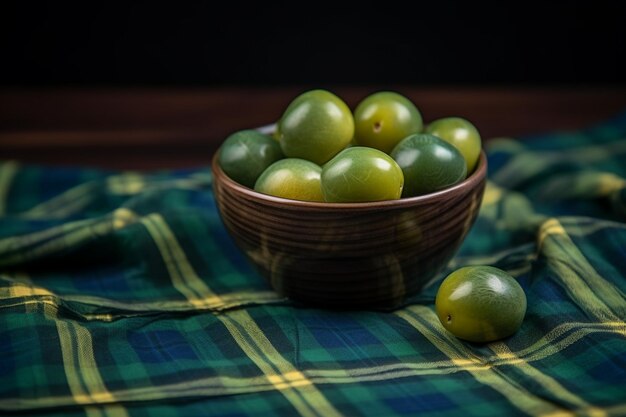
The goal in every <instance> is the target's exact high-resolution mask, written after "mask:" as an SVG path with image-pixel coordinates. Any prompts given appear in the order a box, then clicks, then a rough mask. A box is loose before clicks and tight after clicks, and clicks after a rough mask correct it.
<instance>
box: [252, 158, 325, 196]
mask: <svg viewBox="0 0 626 417" xmlns="http://www.w3.org/2000/svg"><path fill="white" fill-rule="evenodd" d="M321 171H322V168H320V166H319V165H316V164H314V163H313V162H311V161H307V160H305V159H299V158H286V159H281V160H280V161H277V162H275V163H273V164H272V165H270V166H269V167H268V168H267V169H266V170H265V171H263V173H262V174H261V176H260V177H259V179H258V180H257V182H256V184H255V185H254V190H255V191H258V192H260V193H263V194H268V195H273V196H275V197H282V198H289V199H291V200H302V201H320V202H321V201H324V199H323V197H322V186H321V181H320V174H321Z"/></svg>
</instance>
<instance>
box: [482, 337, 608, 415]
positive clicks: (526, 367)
mask: <svg viewBox="0 0 626 417" xmlns="http://www.w3.org/2000/svg"><path fill="white" fill-rule="evenodd" d="M488 346H489V349H491V351H492V352H494V353H495V354H496V356H497V357H498V359H503V360H505V361H513V363H515V368H516V369H517V370H518V371H520V372H521V373H523V374H524V375H526V376H527V377H529V378H530V379H531V380H532V381H534V382H535V383H537V384H538V385H540V386H541V387H543V388H544V389H545V390H546V391H547V392H549V393H550V394H552V395H553V396H554V397H555V398H558V399H559V400H560V401H563V402H566V403H568V404H570V405H572V406H574V407H577V408H579V409H584V412H585V414H587V415H590V416H591V415H592V416H596V417H604V416H606V414H605V413H603V412H602V410H600V409H598V408H597V407H594V406H592V405H591V404H589V403H587V402H586V401H585V400H583V399H582V398H580V397H579V396H577V395H576V394H574V393H572V392H570V391H569V390H568V389H567V388H565V387H564V386H563V385H561V384H560V383H559V382H558V381H557V380H556V379H554V378H552V377H551V376H549V375H546V374H544V373H543V372H541V371H539V370H538V369H537V368H535V367H533V366H532V365H530V364H529V363H528V362H527V361H525V360H523V359H521V358H520V357H519V356H517V355H515V354H514V353H513V352H512V351H511V350H510V349H509V347H508V346H507V345H506V344H505V343H503V342H495V343H490V344H489V345H488Z"/></svg>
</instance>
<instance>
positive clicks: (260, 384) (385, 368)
mask: <svg viewBox="0 0 626 417" xmlns="http://www.w3.org/2000/svg"><path fill="white" fill-rule="evenodd" d="M39 305H41V303H40V304H39ZM43 307H44V312H45V311H48V312H47V313H46V317H49V318H51V319H53V318H54V317H55V314H56V306H52V305H43ZM233 324H234V323H233ZM577 325H580V326H583V325H590V326H594V327H595V328H590V329H582V330H588V333H593V332H602V331H610V329H608V328H606V327H607V326H605V325H602V324H599V323H568V328H576V327H577ZM559 327H560V326H559ZM565 330H567V329H565ZM550 333H551V334H561V335H562V334H563V333H564V332H563V331H562V330H557V329H556V328H555V329H553V331H551V332H550ZM242 337H244V335H243V334H242ZM541 359H542V358H541ZM525 360H526V361H529V362H530V361H532V360H536V358H528V359H525ZM483 361H484V362H487V363H490V364H491V366H492V367H496V366H502V365H511V364H515V363H519V361H520V359H519V358H501V359H498V358H497V356H489V357H484V358H483ZM472 364H476V365H472ZM485 368H486V365H485V363H483V362H481V361H479V360H471V359H468V360H455V361H454V362H453V361H452V360H446V361H437V362H420V363H406V362H405V363H395V364H389V365H382V366H376V367H363V368H352V369H311V370H308V371H303V372H302V373H303V374H304V375H305V376H306V377H307V378H308V380H309V381H310V382H311V383H313V384H354V383H359V382H375V381H386V380H393V379H398V378H405V377H412V376H423V375H443V374H450V373H455V372H460V371H469V370H474V371H484V370H485ZM291 379H292V380H293V379H295V378H293V377H292V378H291ZM281 388H283V389H290V387H289V386H287V382H285V383H284V385H281ZM275 389H276V386H275V385H274V384H272V383H271V382H270V381H269V380H268V379H267V378H266V377H265V376H254V377H228V376H213V377H207V378H198V379H191V380H186V381H181V382H178V383H174V384H163V385H159V386H152V385H150V386H143V387H137V386H135V387H132V388H128V389H123V390H117V391H114V392H112V394H113V395H114V396H115V398H116V399H117V400H118V401H150V400H163V399H174V398H180V395H182V394H185V395H190V396H205V397H212V396H223V395H234V394H242V393H255V392H266V391H271V390H275ZM72 404H75V401H74V399H73V398H72V397H67V396H58V397H37V398H4V399H0V409H2V410H26V409H33V408H47V407H61V406H67V405H72ZM607 411H608V410H607ZM557 413H561V411H559V412H557ZM612 414H613V413H611V412H609V415H612ZM546 415H548V414H546ZM555 415H557V414H555Z"/></svg>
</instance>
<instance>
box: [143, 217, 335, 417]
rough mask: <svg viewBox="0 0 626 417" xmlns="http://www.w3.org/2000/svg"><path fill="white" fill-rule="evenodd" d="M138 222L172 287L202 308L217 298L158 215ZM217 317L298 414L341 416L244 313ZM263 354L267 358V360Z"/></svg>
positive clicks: (237, 312) (238, 312)
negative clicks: (153, 246)
mask: <svg viewBox="0 0 626 417" xmlns="http://www.w3.org/2000/svg"><path fill="white" fill-rule="evenodd" d="M142 223H143V224H144V225H145V226H146V228H147V230H148V232H149V233H150V235H151V236H152V238H153V240H154V241H155V243H156V245H157V247H158V248H159V251H160V253H161V256H162V257H163V261H164V262H165V264H166V268H167V270H168V273H169V274H170V277H171V279H172V283H173V285H174V287H175V288H176V289H177V290H178V291H179V292H180V293H181V294H183V295H184V296H185V297H186V298H187V299H188V300H189V302H190V303H191V304H193V305H197V306H198V307H206V306H207V303H208V302H212V301H213V300H214V299H216V298H217V299H219V297H218V296H217V295H215V294H214V293H213V291H211V290H210V288H209V287H208V286H207V285H206V284H205V283H204V282H203V281H202V280H201V279H200V277H199V276H198V275H197V273H196V272H195V270H194V269H193V267H192V266H191V263H190V262H189V260H188V259H187V256H186V255H185V252H184V251H183V249H182V247H181V246H180V244H179V243H178V241H177V239H176V236H175V235H174V233H173V232H172V230H171V229H170V228H169V226H168V225H167V223H166V221H165V219H163V217H162V216H161V215H159V214H156V213H154V214H151V215H149V216H147V217H145V218H144V219H142ZM217 317H218V319H219V320H220V321H221V322H222V323H223V324H224V325H225V327H226V328H227V329H228V331H229V332H230V333H231V335H232V336H233V339H234V340H235V341H236V342H237V344H238V345H239V347H240V348H241V349H242V350H243V352H245V353H246V355H247V356H248V357H249V358H250V360H252V361H253V362H254V363H255V364H256V365H257V366H258V367H259V369H260V370H261V371H262V372H263V374H264V375H265V376H266V378H267V380H268V381H269V382H270V383H271V384H272V385H273V386H274V388H275V389H277V390H279V391H280V392H281V393H283V395H284V396H285V398H286V399H287V400H288V401H289V402H290V403H291V404H292V405H293V407H294V408H295V409H296V410H297V411H298V413H300V414H301V415H302V416H305V417H309V416H318V415H320V414H318V411H319V410H323V414H321V415H324V416H330V417H333V416H340V415H341V414H340V413H339V412H338V411H337V410H336V409H335V408H334V407H333V406H332V405H331V404H330V402H328V400H326V398H325V397H324V396H323V394H322V393H321V392H320V391H319V390H318V389H317V388H316V387H315V386H314V385H313V384H312V382H311V381H309V380H308V379H307V378H306V377H305V376H304V375H303V374H302V373H301V372H300V371H298V370H297V369H296V368H295V367H293V365H291V364H290V363H289V362H288V361H287V360H286V359H284V358H283V357H282V355H280V353H279V352H278V351H277V350H276V349H275V348H274V346H273V345H272V344H271V342H270V341H269V340H268V339H267V337H266V336H265V335H264V334H263V332H262V331H261V329H260V328H259V327H258V326H257V325H256V323H255V322H254V320H253V319H252V318H251V317H250V316H249V315H248V313H246V312H244V311H236V312H233V313H231V314H226V315H224V316H217ZM236 324H238V325H239V326H241V327H242V328H243V329H244V330H245V332H246V334H247V335H248V336H249V337H250V338H251V340H252V342H249V341H248V340H247V339H246V337H245V336H244V335H243V334H242V333H241V331H240V330H239V328H238V326H237V325H236ZM264 356H267V357H268V358H269V362H268V361H266V360H265V359H264ZM274 367H275V369H277V370H278V372H276V370H275V369H274ZM304 387H306V388H304ZM300 394H301V395H300Z"/></svg>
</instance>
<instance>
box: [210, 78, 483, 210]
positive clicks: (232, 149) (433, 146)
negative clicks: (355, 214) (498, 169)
mask: <svg viewBox="0 0 626 417" xmlns="http://www.w3.org/2000/svg"><path fill="white" fill-rule="evenodd" d="M480 149H481V138H480V134H479V132H478V130H477V129H476V127H474V125H473V124H472V123H471V122H469V121H468V120H466V119H464V118H460V117H446V118H442V119H438V120H434V121H432V122H431V123H429V124H428V125H427V126H424V123H423V120H422V115H421V113H420V111H419V110H418V108H417V107H416V106H415V104H414V103H413V102H412V101H411V100H409V99H408V98H406V97H405V96H403V95H401V94H398V93H396V92H393V91H381V92H377V93H374V94H371V95H369V96H368V97H365V98H364V99H363V100H362V101H361V102H360V103H358V105H357V106H356V107H355V109H354V112H353V111H351V109H350V108H349V107H348V105H347V104H346V103H345V102H344V101H343V100H342V99H341V98H339V97H337V96H336V95H335V94H333V93H331V92H329V91H326V90H310V91H307V92H305V93H303V94H301V95H299V96H298V97H296V98H295V99H294V100H293V101H292V102H291V103H290V104H289V105H288V106H287V108H286V109H285V111H284V113H283V115H282V117H281V118H280V120H279V121H278V123H277V125H276V131H275V132H274V134H273V135H271V136H270V135H265V134H263V133H260V132H259V131H256V130H242V131H238V132H235V133H233V134H232V135H230V136H229V137H228V138H227V139H226V140H225V141H224V143H223V144H222V146H221V148H220V152H219V164H220V166H221V168H222V170H223V171H224V172H225V173H226V174H227V175H228V176H229V177H230V178H231V179H233V180H234V181H236V182H238V183H240V184H242V185H244V186H246V187H250V188H254V190H256V191H258V192H260V193H263V194H268V195H273V196H277V197H283V198H289V199H294V200H304V201H318V202H328V203H355V202H368V201H381V200H394V199H399V198H406V197H414V196H418V195H423V194H428V193H431V192H434V191H438V190H442V189H444V188H447V187H450V186H452V185H454V184H457V183H459V182H461V181H463V180H464V179H465V178H466V177H467V175H469V174H470V173H471V172H472V171H473V170H474V167H475V166H476V163H477V161H478V156H479V154H480Z"/></svg>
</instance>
